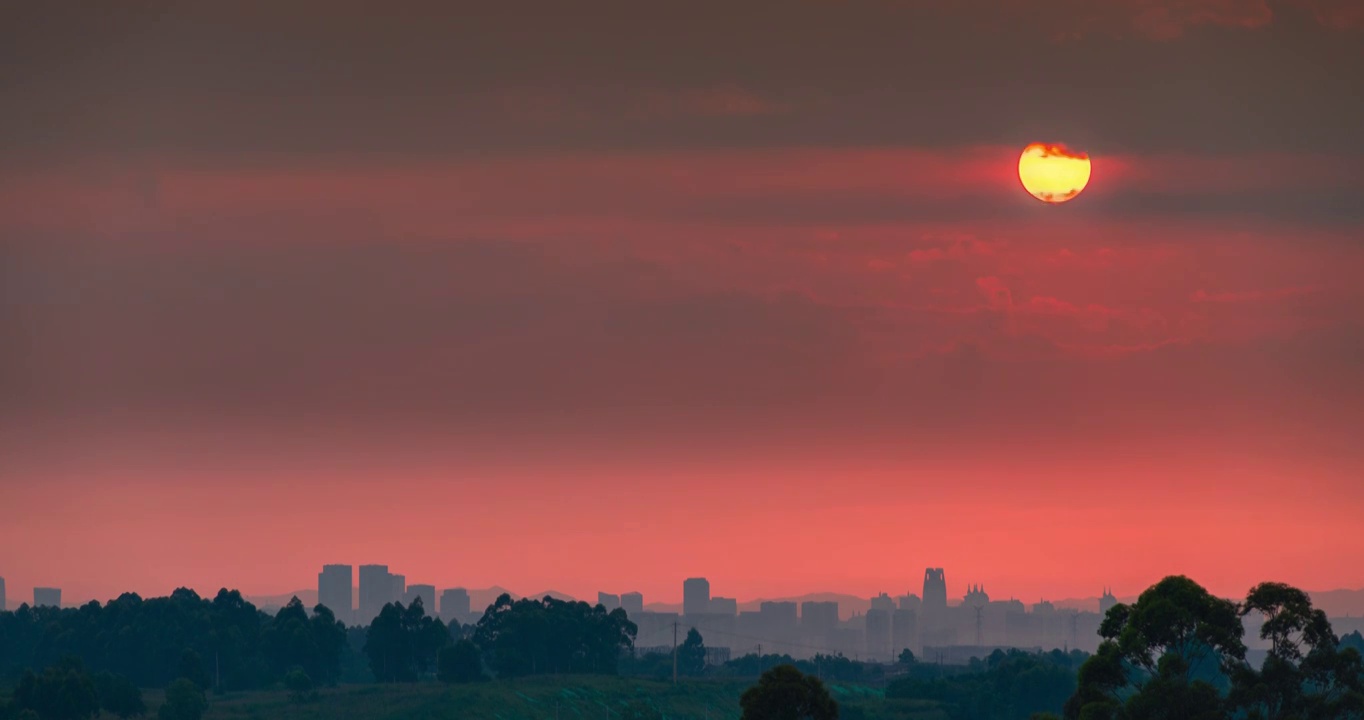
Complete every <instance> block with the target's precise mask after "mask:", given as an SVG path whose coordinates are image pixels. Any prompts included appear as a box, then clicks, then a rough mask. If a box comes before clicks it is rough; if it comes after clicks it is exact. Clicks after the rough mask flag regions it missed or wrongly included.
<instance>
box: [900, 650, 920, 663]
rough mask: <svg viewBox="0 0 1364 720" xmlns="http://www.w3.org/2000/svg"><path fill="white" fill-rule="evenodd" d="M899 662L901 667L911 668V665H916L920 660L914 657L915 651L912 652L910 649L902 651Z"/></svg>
mask: <svg viewBox="0 0 1364 720" xmlns="http://www.w3.org/2000/svg"><path fill="white" fill-rule="evenodd" d="M898 662H899V663H900V664H901V665H905V666H909V665H913V664H914V663H916V662H918V659H917V658H915V657H914V651H913V650H910V649H909V648H905V649H904V650H901V651H900V657H899V660H898Z"/></svg>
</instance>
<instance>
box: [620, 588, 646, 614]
mask: <svg viewBox="0 0 1364 720" xmlns="http://www.w3.org/2000/svg"><path fill="white" fill-rule="evenodd" d="M620 606H621V608H623V609H624V610H625V614H627V615H629V616H630V617H634V616H636V615H640V614H642V613H643V612H644V594H643V593H637V592H628V593H625V594H624V595H621V596H620Z"/></svg>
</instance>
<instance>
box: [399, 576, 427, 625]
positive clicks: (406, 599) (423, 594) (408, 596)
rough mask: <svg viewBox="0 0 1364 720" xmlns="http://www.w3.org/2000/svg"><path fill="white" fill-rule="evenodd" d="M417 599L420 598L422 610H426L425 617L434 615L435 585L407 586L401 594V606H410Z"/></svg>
mask: <svg viewBox="0 0 1364 720" xmlns="http://www.w3.org/2000/svg"><path fill="white" fill-rule="evenodd" d="M399 577H401V576H399ZM417 598H421V600H422V609H424V610H426V614H427V615H435V614H436V586H435V585H408V586H407V590H405V591H404V592H403V605H411V604H412V603H413V602H414V601H416V599H417Z"/></svg>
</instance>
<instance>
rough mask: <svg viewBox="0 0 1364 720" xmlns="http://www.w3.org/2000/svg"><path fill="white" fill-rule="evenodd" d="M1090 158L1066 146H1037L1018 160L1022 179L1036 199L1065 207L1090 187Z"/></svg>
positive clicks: (1027, 150) (1019, 176)
mask: <svg viewBox="0 0 1364 720" xmlns="http://www.w3.org/2000/svg"><path fill="white" fill-rule="evenodd" d="M1089 172H1090V163H1089V155H1087V154H1085V153H1076V152H1071V151H1070V150H1069V149H1067V148H1066V146H1064V145H1060V144H1051V145H1048V144H1045V143H1033V144H1031V145H1029V146H1028V147H1026V148H1024V149H1023V155H1022V157H1020V158H1019V159H1018V179H1019V180H1021V181H1022V182H1023V188H1024V189H1025V190H1027V191H1028V192H1029V193H1031V194H1032V196H1033V197H1035V198H1037V199H1038V200H1041V201H1042V202H1047V203H1062V202H1065V201H1067V200H1070V199H1071V198H1074V197H1075V196H1076V195H1079V194H1080V191H1081V190H1084V189H1085V186H1086V185H1088V184H1089Z"/></svg>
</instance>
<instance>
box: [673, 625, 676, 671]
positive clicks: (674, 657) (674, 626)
mask: <svg viewBox="0 0 1364 720" xmlns="http://www.w3.org/2000/svg"><path fill="white" fill-rule="evenodd" d="M673 684H674V685H676V684H677V621H676V620H674V621H673Z"/></svg>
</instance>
